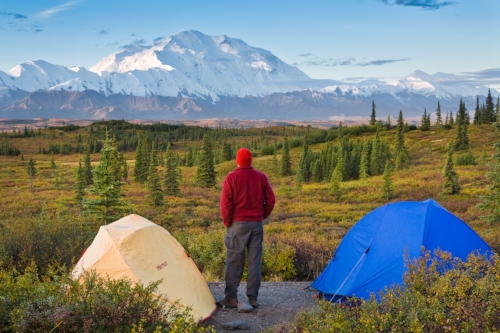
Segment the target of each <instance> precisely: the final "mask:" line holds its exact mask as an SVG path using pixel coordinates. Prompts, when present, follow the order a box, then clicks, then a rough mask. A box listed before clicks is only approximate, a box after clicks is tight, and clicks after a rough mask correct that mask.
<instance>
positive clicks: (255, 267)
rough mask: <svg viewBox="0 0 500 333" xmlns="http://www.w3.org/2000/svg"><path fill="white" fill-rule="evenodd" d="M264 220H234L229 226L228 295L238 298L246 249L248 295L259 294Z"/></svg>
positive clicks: (227, 237)
mask: <svg viewBox="0 0 500 333" xmlns="http://www.w3.org/2000/svg"><path fill="white" fill-rule="evenodd" d="M263 234H264V232H263V228H262V222H233V224H231V226H230V227H229V228H227V232H226V236H225V238H224V243H225V244H226V249H227V252H226V290H225V293H226V295H227V297H229V298H231V299H237V292H238V287H239V285H240V281H241V277H242V276H243V268H244V266H245V250H246V251H247V252H248V279H247V296H248V297H253V298H255V299H257V297H258V296H259V288H260V278H261V262H262V239H263Z"/></svg>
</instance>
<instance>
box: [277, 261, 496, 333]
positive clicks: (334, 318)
mask: <svg viewBox="0 0 500 333" xmlns="http://www.w3.org/2000/svg"><path fill="white" fill-rule="evenodd" d="M319 305H320V306H319V308H318V309H313V310H310V311H308V312H303V313H301V314H299V315H298V316H297V317H296V318H295V320H294V321H293V322H292V323H289V324H283V325H281V326H279V327H276V328H275V329H272V330H270V331H269V332H429V333H430V332H478V333H479V332H498V331H500V258H499V257H498V256H497V255H494V256H492V257H491V258H486V257H483V256H476V255H471V256H469V258H468V260H467V261H466V262H463V261H461V260H459V259H456V258H452V257H451V255H450V254H449V253H446V252H435V253H434V255H432V256H431V255H430V253H429V252H426V253H424V255H423V256H421V257H420V258H419V259H416V260H415V261H413V262H410V263H408V270H407V272H406V273H405V275H404V284H403V285H402V286H399V287H397V286H393V287H391V288H388V289H386V290H384V291H383V292H381V293H380V295H379V300H378V301H377V300H376V299H375V296H374V295H373V296H372V298H371V299H369V300H367V301H363V300H361V301H360V305H359V306H352V307H349V306H347V307H346V306H345V305H339V304H331V303H329V302H327V301H321V302H320V303H319Z"/></svg>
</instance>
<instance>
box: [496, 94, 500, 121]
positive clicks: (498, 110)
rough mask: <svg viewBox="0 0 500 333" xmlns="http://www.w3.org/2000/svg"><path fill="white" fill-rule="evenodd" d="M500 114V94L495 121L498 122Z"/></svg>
mask: <svg viewBox="0 0 500 333" xmlns="http://www.w3.org/2000/svg"><path fill="white" fill-rule="evenodd" d="M499 115H500V95H499V96H498V97H497V105H496V110H495V122H498V120H499V119H498V116H499Z"/></svg>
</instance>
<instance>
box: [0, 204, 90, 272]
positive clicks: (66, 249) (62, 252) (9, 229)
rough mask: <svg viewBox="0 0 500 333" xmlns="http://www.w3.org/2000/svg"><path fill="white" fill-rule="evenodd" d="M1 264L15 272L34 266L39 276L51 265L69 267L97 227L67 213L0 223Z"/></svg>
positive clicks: (14, 218)
mask: <svg viewBox="0 0 500 333" xmlns="http://www.w3.org/2000/svg"><path fill="white" fill-rule="evenodd" d="M1 230H2V232H1V233H0V263H1V262H3V264H4V265H3V267H6V266H8V265H12V266H14V267H15V268H16V269H18V270H21V271H22V270H23V268H24V267H25V266H26V265H28V264H29V263H31V262H32V261H33V262H36V264H37V266H38V269H39V270H40V271H41V272H44V270H45V269H46V268H47V267H49V266H50V265H60V266H65V267H70V266H71V265H72V264H74V263H75V261H76V260H78V258H79V257H80V255H81V253H82V252H83V251H84V250H85V249H86V248H87V247H88V246H89V245H90V243H91V242H92V240H93V238H94V237H95V234H96V232H97V230H98V226H97V224H96V223H95V222H93V221H90V220H88V219H84V218H83V216H82V215H77V214H72V215H70V214H69V213H68V212H67V211H60V212H58V213H49V212H48V211H47V209H45V208H44V209H42V211H41V213H40V214H33V215H32V214H23V215H22V216H14V217H7V218H5V219H4V220H3V221H2V229H1Z"/></svg>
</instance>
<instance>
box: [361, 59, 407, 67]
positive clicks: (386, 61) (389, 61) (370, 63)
mask: <svg viewBox="0 0 500 333" xmlns="http://www.w3.org/2000/svg"><path fill="white" fill-rule="evenodd" d="M408 60H410V59H408V58H406V59H382V60H372V61H368V62H359V63H356V64H353V66H362V67H365V66H383V65H387V64H392V63H395V62H400V61H408Z"/></svg>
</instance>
